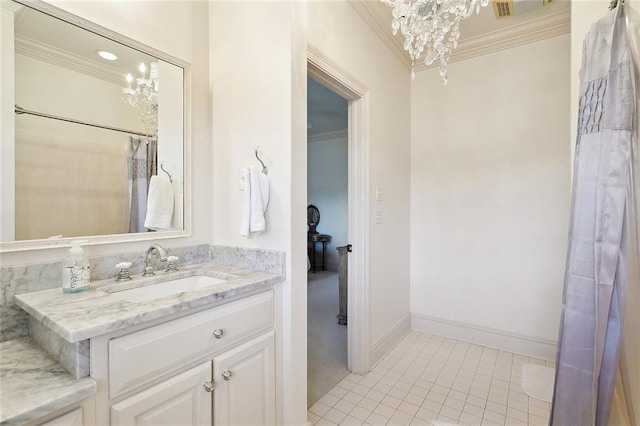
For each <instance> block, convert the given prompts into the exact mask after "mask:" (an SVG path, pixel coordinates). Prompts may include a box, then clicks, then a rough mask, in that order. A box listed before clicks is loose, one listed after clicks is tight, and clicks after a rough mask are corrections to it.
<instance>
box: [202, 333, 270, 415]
mask: <svg viewBox="0 0 640 426" xmlns="http://www.w3.org/2000/svg"><path fill="white" fill-rule="evenodd" d="M274 365H275V360H274V338H273V332H271V333H267V334H265V335H263V336H260V337H258V338H256V339H254V340H251V341H250V342H247V343H245V344H244V345H241V346H238V347H237V348H234V349H231V350H229V351H226V352H224V353H222V354H220V355H217V356H215V357H214V358H213V371H214V381H215V384H216V388H215V390H214V393H213V419H214V421H213V424H214V425H225V426H226V425H274V424H275V423H276V412H275V408H276V398H275V397H276V395H275V370H274Z"/></svg>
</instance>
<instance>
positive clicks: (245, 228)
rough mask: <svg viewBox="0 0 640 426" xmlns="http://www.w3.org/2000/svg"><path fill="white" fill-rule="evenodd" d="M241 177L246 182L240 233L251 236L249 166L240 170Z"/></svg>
mask: <svg viewBox="0 0 640 426" xmlns="http://www.w3.org/2000/svg"><path fill="white" fill-rule="evenodd" d="M240 179H242V181H243V182H244V197H243V200H244V203H243V206H242V219H241V220H240V235H241V236H243V237H248V236H249V222H250V220H251V179H250V178H249V167H244V168H242V169H241V170H240Z"/></svg>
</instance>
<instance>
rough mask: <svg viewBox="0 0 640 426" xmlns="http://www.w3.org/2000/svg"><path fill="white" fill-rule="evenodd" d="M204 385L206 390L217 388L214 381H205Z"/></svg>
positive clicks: (211, 390) (210, 390)
mask: <svg viewBox="0 0 640 426" xmlns="http://www.w3.org/2000/svg"><path fill="white" fill-rule="evenodd" d="M202 386H204V390H206V391H207V392H213V390H214V389H215V388H216V385H215V383H212V382H204V384H203V385H202Z"/></svg>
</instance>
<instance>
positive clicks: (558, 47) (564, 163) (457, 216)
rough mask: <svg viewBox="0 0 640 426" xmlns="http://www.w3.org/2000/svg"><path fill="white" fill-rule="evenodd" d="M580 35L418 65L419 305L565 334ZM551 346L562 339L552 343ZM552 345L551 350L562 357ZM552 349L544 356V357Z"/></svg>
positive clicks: (483, 324)
mask: <svg viewBox="0 0 640 426" xmlns="http://www.w3.org/2000/svg"><path fill="white" fill-rule="evenodd" d="M569 48H570V45H569V36H568V35H565V36H559V37H555V38H551V39H547V40H544V41H540V42H536V43H532V44H527V45H524V46H520V47H517V48H513V49H509V50H505V51H501V52H497V53H493V54H490V55H485V56H481V57H477V58H474V59H471V60H466V61H462V62H456V63H452V64H450V65H449V83H448V85H447V86H443V85H442V83H441V81H440V78H439V76H438V72H437V70H433V69H432V70H427V71H424V72H419V73H418V74H417V75H416V79H415V81H414V83H413V87H412V93H411V94H412V98H411V117H412V122H411V125H412V136H411V138H412V150H411V312H412V314H414V315H415V316H416V320H415V321H414V326H415V325H416V324H423V323H424V321H422V320H429V321H431V320H436V322H438V321H440V322H441V321H444V323H447V324H452V323H453V324H456V325H461V326H463V327H464V326H465V325H472V327H473V328H474V330H477V329H478V328H481V329H485V330H486V329H489V331H491V332H492V331H496V330H497V331H499V332H503V333H505V334H508V335H511V336H515V337H522V336H526V337H532V338H534V340H536V339H539V340H541V341H546V342H547V343H552V341H554V340H556V338H557V333H558V324H559V317H560V305H561V296H562V286H563V277H564V261H565V257H566V251H565V250H566V242H567V230H568V217H569V202H570V200H569V180H570V174H569V173H570V170H569V169H570V157H569V155H570V149H569V145H568V144H567V140H569V134H570V129H569V122H570V119H569V116H568V109H567V105H568V104H569V87H568V86H567V81H569V79H570V77H569V69H570V68H569V67H570V65H569ZM550 341H551V342H550ZM554 353H555V352H554V349H553V345H549V347H548V348H547V354H546V356H547V357H548V358H552V357H553V356H554ZM538 355H541V354H538Z"/></svg>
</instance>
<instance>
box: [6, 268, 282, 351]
mask: <svg viewBox="0 0 640 426" xmlns="http://www.w3.org/2000/svg"><path fill="white" fill-rule="evenodd" d="M156 274H157V275H156V276H155V277H149V278H143V277H140V276H135V277H132V278H133V279H132V280H131V281H127V282H125V283H116V282H115V280H113V279H109V280H103V281H96V282H92V283H91V288H90V289H89V290H87V291H84V292H82V293H75V294H65V293H63V292H62V289H61V288H56V289H51V290H44V291H37V292H33V293H24V294H20V295H16V298H15V299H16V304H17V305H18V306H19V307H21V308H22V309H24V310H25V311H27V312H28V313H29V314H30V315H31V316H33V317H34V318H35V319H37V320H38V321H40V322H41V323H42V324H44V325H45V326H47V327H49V328H50V329H51V330H52V331H53V332H55V333H57V334H59V335H60V336H61V337H63V338H64V339H66V340H67V341H69V342H78V341H81V340H85V339H89V338H91V337H95V336H99V335H102V334H105V333H109V332H112V331H116V330H122V329H125V328H127V327H130V326H133V325H137V324H142V323H145V322H148V321H153V320H155V319H158V318H163V317H166V316H168V315H171V314H175V313H179V312H184V311H187V310H190V309H193V308H196V307H199V306H204V305H208V304H210V305H212V306H214V305H216V304H219V303H222V302H223V300H224V299H225V298H232V297H235V296H239V295H242V294H245V293H249V292H255V291H259V290H260V289H263V288H267V287H269V286H271V285H273V284H276V283H278V282H281V281H283V280H284V277H283V276H282V275H279V274H273V273H268V272H260V271H254V270H249V269H242V268H236V267H233V266H223V265H215V264H200V265H191V266H188V267H184V268H182V269H181V270H180V271H177V272H171V273H165V272H156ZM193 275H208V276H211V277H215V278H222V279H226V280H227V281H226V282H224V283H220V284H215V285H212V286H208V287H203V288H199V289H196V290H189V291H185V292H183V293H177V294H173V295H168V296H163V297H159V298H157V299H152V300H147V301H139V302H135V301H129V300H126V298H125V297H123V296H122V295H119V294H118V293H117V292H112V293H107V292H105V290H107V291H108V290H109V289H110V288H112V286H114V285H123V286H126V287H127V288H128V287H132V288H134V287H138V286H146V285H150V284H154V283H158V282H165V281H168V280H173V279H178V278H184V277H188V276H193Z"/></svg>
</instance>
